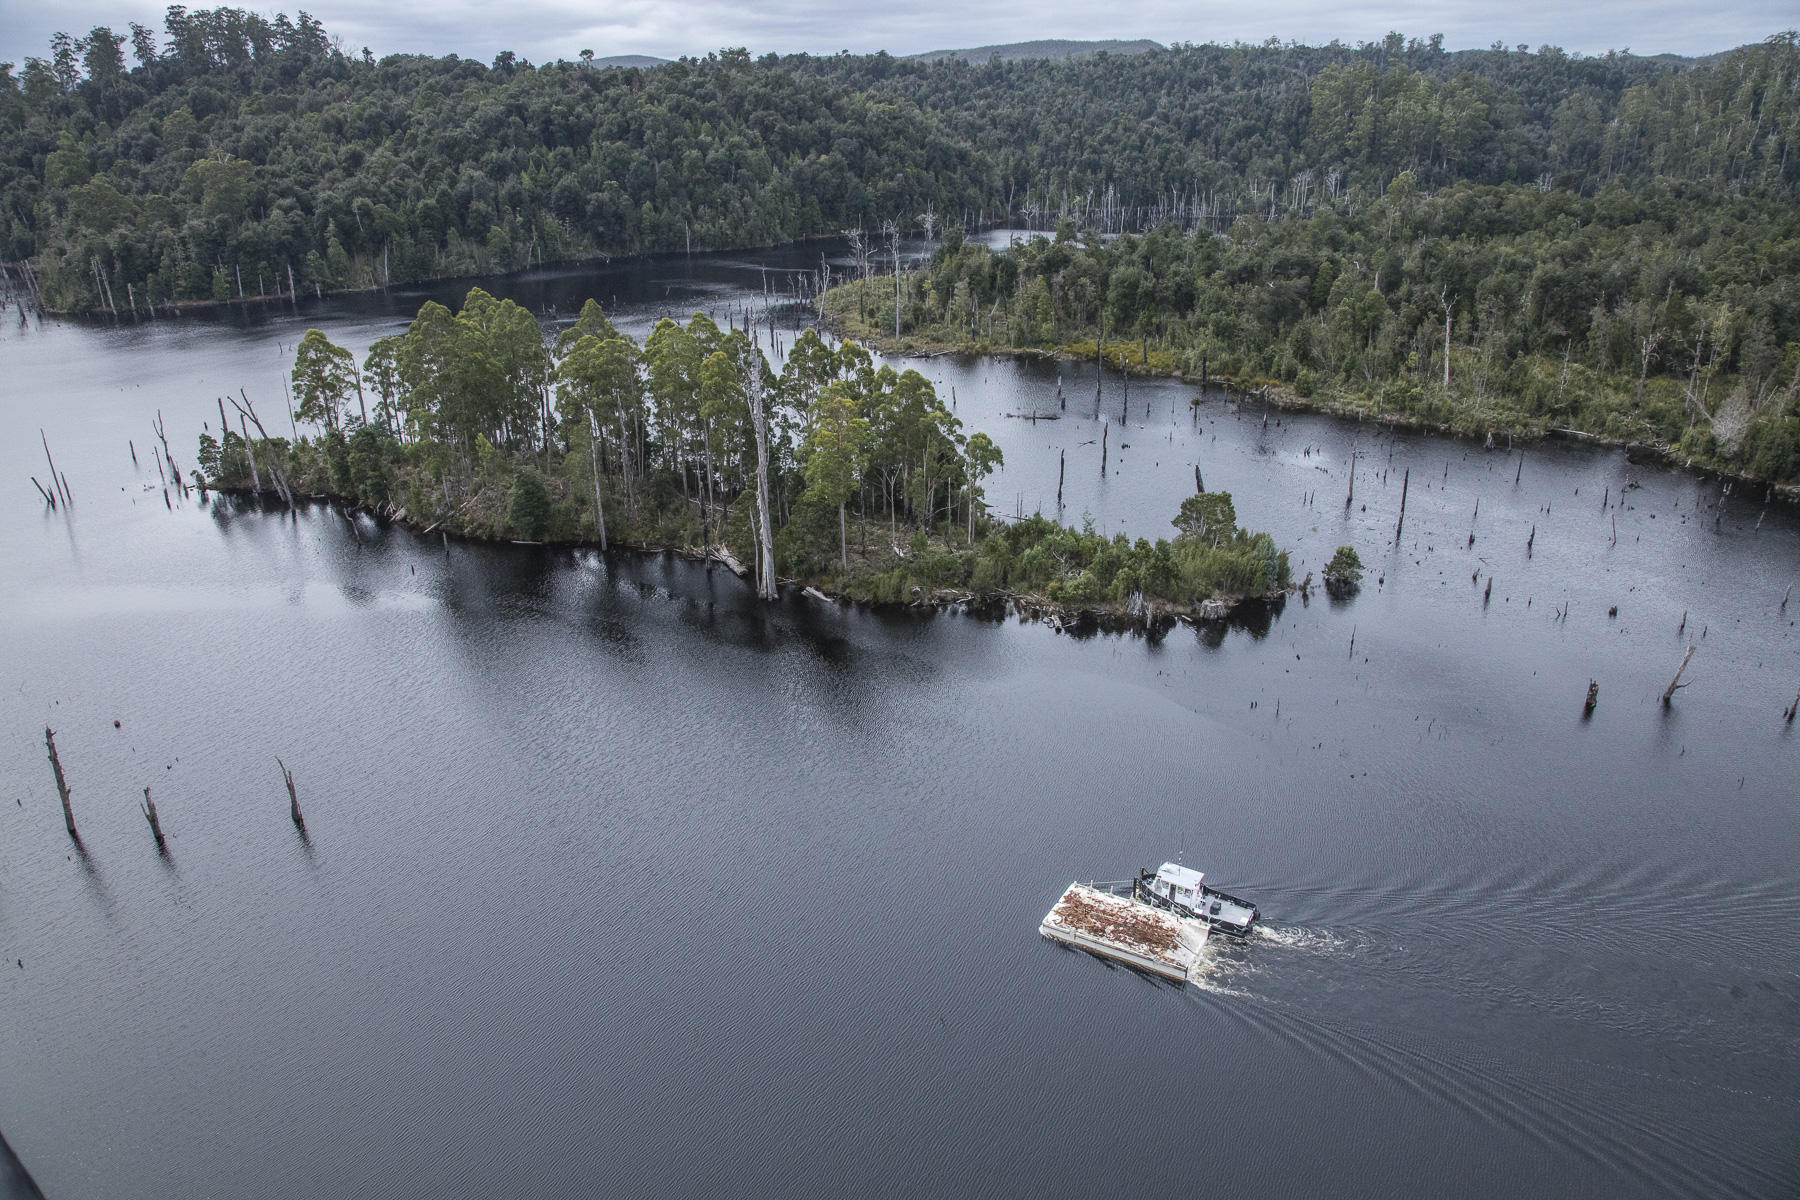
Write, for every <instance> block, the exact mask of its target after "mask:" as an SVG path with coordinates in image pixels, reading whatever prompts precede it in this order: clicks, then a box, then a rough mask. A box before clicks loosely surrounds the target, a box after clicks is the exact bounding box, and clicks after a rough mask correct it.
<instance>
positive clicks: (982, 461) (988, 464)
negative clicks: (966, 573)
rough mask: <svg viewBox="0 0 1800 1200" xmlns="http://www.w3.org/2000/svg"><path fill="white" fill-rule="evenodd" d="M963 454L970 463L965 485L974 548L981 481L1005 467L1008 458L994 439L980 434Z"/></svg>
mask: <svg viewBox="0 0 1800 1200" xmlns="http://www.w3.org/2000/svg"><path fill="white" fill-rule="evenodd" d="M963 453H964V457H965V459H966V461H967V463H968V481H967V484H966V485H965V486H966V487H967V488H968V507H969V532H968V539H969V544H970V545H971V546H973V545H974V544H975V503H976V497H977V496H978V495H980V494H981V481H982V480H983V479H986V478H987V477H988V476H989V475H992V474H993V473H994V469H995V468H996V467H1002V466H1005V465H1006V456H1005V455H1004V454H1002V453H1001V452H1000V447H999V446H996V445H995V444H994V440H993V439H992V438H990V437H989V436H988V435H987V434H985V433H979V432H978V433H976V434H975V435H974V436H973V437H971V438H970V439H969V444H968V445H967V446H966V447H964V450H963Z"/></svg>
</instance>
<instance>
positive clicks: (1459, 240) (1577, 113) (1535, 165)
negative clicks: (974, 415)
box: [0, 7, 1800, 480]
mask: <svg viewBox="0 0 1800 1200" xmlns="http://www.w3.org/2000/svg"><path fill="white" fill-rule="evenodd" d="M128 51H129V53H128ZM1797 122H1800V45H1797V39H1796V35H1795V34H1793V33H1786V34H1781V35H1778V36H1775V37H1772V38H1770V39H1768V40H1767V41H1766V42H1764V43H1761V44H1758V45H1753V46H1748V47H1744V48H1741V49H1739V50H1736V51H1733V52H1731V53H1728V54H1723V55H1718V56H1715V57H1713V58H1711V59H1707V60H1679V59H1669V58H1666V57H1665V58H1655V59H1647V58H1638V57H1632V56H1629V55H1619V54H1609V55H1606V56H1603V57H1583V56H1579V55H1570V54H1565V53H1563V52H1562V51H1560V50H1557V49H1555V48H1554V47H1540V48H1538V49H1537V50H1535V51H1532V50H1529V49H1527V48H1526V47H1523V46H1520V47H1514V48H1510V49H1509V48H1506V47H1502V46H1498V45H1496V46H1494V47H1492V48H1490V49H1488V50H1484V51H1461V52H1451V51H1446V50H1445V49H1444V48H1443V47H1442V45H1441V42H1440V39H1437V38H1432V39H1429V40H1427V41H1418V40H1407V39H1405V38H1403V37H1401V36H1400V35H1398V34H1392V35H1389V36H1388V37H1387V38H1386V39H1384V40H1383V41H1381V42H1376V43H1369V44H1364V45H1360V46H1354V47H1351V46H1343V45H1337V44H1333V45H1330V46H1323V47H1308V46H1298V45H1279V44H1275V43H1270V44H1266V45H1260V46H1248V45H1236V46H1193V45H1182V46H1176V47H1173V48H1170V49H1166V50H1164V49H1155V50H1151V51H1148V52H1146V53H1142V54H1133V55H1110V54H1096V55H1093V56H1091V57H1084V58H1079V59H1065V60H1047V59H1014V60H1010V61H992V62H983V63H969V62H964V61H961V60H958V59H954V58H951V59H944V60H941V61H936V62H922V61H917V60H905V59H895V58H892V57H890V56H888V55H885V54H880V55H873V56H852V55H838V56H832V57H826V58H813V57H809V56H805V55H794V56H787V57H779V56H776V55H773V54H770V55H765V56H763V57H760V58H752V57H751V56H750V55H749V54H748V53H746V52H744V51H742V50H726V51H722V52H720V53H718V54H713V55H708V56H706V57H705V58H703V59H686V60H681V61H678V62H673V63H667V64H664V65H661V66H658V67H655V68H653V69H647V70H646V69H639V68H626V67H616V66H609V67H601V66H598V65H596V64H595V62H593V61H592V56H591V55H588V54H586V53H585V52H584V54H583V57H582V58H581V59H580V60H578V61H574V62H556V63H549V64H543V65H538V66H534V65H532V64H530V63H526V62H522V61H519V60H517V59H516V58H515V56H513V55H511V54H501V55H499V56H498V57H497V58H496V59H495V60H494V62H493V63H492V65H486V66H484V65H483V64H481V63H478V62H471V61H467V60H463V59H459V58H457V57H455V56H448V57H444V58H428V57H419V56H408V55H395V56H391V57H388V58H384V59H381V60H379V61H377V60H375V59H374V58H373V56H371V55H369V54H368V53H367V52H364V53H362V54H355V53H346V52H345V51H344V50H342V49H340V48H339V47H338V46H336V45H335V44H334V43H333V41H332V39H331V38H330V37H329V36H328V34H327V31H326V30H324V29H323V28H321V26H320V25H319V24H318V23H317V22H316V21H314V20H312V19H311V18H309V17H307V16H306V15H305V14H301V15H300V16H299V18H298V19H297V20H293V21H290V20H289V19H288V18H286V17H276V18H274V19H265V18H263V17H260V16H257V15H254V14H251V13H246V12H243V11H239V10H235V9H223V8H221V9H214V10H201V11H194V12H189V11H187V10H185V9H183V8H180V7H175V8H171V9H169V11H168V17H167V20H166V21H165V23H164V29H163V30H162V31H161V32H160V33H159V32H157V31H153V30H149V29H146V28H143V27H141V26H136V25H133V26H131V27H130V29H129V30H128V31H127V32H125V33H120V32H118V31H115V30H112V29H109V28H105V27H101V28H96V29H93V30H91V31H89V32H88V33H87V34H86V35H84V36H81V37H74V36H68V35H58V36H57V38H55V39H54V40H53V43H52V45H51V46H50V47H48V49H47V53H46V55H45V56H44V57H42V58H37V57H33V58H30V59H28V60H27V61H26V62H25V64H24V65H23V67H22V68H21V69H19V70H17V71H16V72H15V71H14V69H13V68H12V67H10V66H6V67H0V258H4V259H5V260H7V261H8V262H10V263H12V264H14V265H13V266H12V267H11V268H10V270H12V271H16V272H17V275H16V276H14V279H15V282H21V281H22V283H23V285H24V286H27V287H30V288H33V289H35V290H36V293H37V296H38V298H39V301H40V303H41V304H42V305H44V306H45V307H48V308H51V309H59V310H82V309H86V310H94V309H102V310H109V311H113V312H120V313H123V312H126V311H128V310H135V309H140V308H142V307H143V306H146V305H150V304H166V303H169V302H172V301H188V302H192V301H219V302H231V301H236V300H239V299H242V298H249V297H257V296H263V295H269V294H276V293H280V294H292V293H294V292H299V291H309V290H311V291H324V290H327V289H336V288H359V287H372V286H380V285H383V284H386V283H389V282H402V281H408V280H414V279H419V278H425V277H436V276H448V275H467V274H474V273H478V272H488V271H496V270H504V269H511V268H516V267H521V266H525V265H528V264H531V263H535V262H541V261H549V260H555V259H562V258H570V257H577V256H583V255H592V254H613V253H631V252H643V251H666V250H677V249H683V248H693V249H709V248H730V247H738V246H746V245H756V244H768V243H775V242H781V241H786V240H791V239H796V238H803V237H808V236H816V235H824V234H837V233H840V232H843V231H846V230H851V229H856V230H861V231H864V232H865V233H866V234H867V235H868V238H866V239H865V240H864V242H863V244H864V246H865V247H867V246H868V245H869V239H872V238H873V237H874V236H875V235H876V233H877V231H886V232H887V233H888V235H889V236H893V235H895V234H897V233H900V232H909V231H918V230H923V231H924V232H926V233H927V235H928V236H929V235H931V234H932V233H933V232H934V231H940V232H943V233H944V234H946V235H947V236H946V237H945V238H944V242H943V245H942V246H941V247H940V249H939V252H938V253H937V255H936V256H935V257H934V259H933V261H932V264H931V266H930V269H929V270H927V271H922V272H918V273H916V274H913V275H911V276H910V277H909V278H908V279H907V280H906V281H904V282H903V284H902V285H901V286H900V287H899V288H898V289H896V288H894V287H893V286H892V283H891V282H890V283H889V284H887V285H875V284H874V282H873V281H872V280H870V279H869V278H868V276H869V274H870V272H871V271H872V270H874V269H877V265H878V263H879V258H876V259H873V260H872V259H870V257H869V256H868V255H867V254H866V253H865V254H864V255H863V257H862V262H861V264H860V269H861V274H862V275H863V279H862V280H861V281H860V284H859V286H856V287H853V288H851V289H849V290H846V291H841V292H839V293H837V294H835V295H834V296H833V297H832V298H831V303H832V305H833V306H834V312H835V315H836V317H837V318H838V319H840V320H842V321H845V322H851V324H850V326H849V328H851V329H852V330H853V331H856V332H860V333H861V334H863V335H874V334H882V333H888V334H892V335H893V336H895V337H898V338H902V339H904V338H908V337H914V338H919V339H923V340H935V341H940V342H949V343H952V344H959V345H965V346H979V345H982V344H984V343H985V344H987V345H988V346H990V347H998V346H1007V347H1013V348H1025V347H1040V348H1059V349H1061V350H1063V351H1065V352H1074V353H1093V352H1095V350H1096V349H1097V347H1096V345H1095V343H1096V342H1097V341H1099V340H1100V339H1102V338H1110V339H1111V340H1112V341H1113V342H1114V344H1115V347H1117V346H1118V345H1119V343H1122V342H1124V341H1127V340H1135V341H1136V342H1137V343H1138V346H1137V356H1136V357H1137V365H1138V366H1139V367H1140V368H1146V367H1160V368H1161V369H1165V370H1177V371H1182V372H1187V373H1192V372H1194V371H1196V370H1198V371H1200V372H1202V373H1206V374H1229V375H1233V376H1236V377H1237V378H1238V379H1239V380H1240V381H1247V382H1248V383H1249V384H1250V385H1252V386H1272V385H1280V386H1282V387H1284V388H1285V389H1287V393H1288V394H1289V395H1291V396H1296V397H1308V396H1310V397H1316V401H1315V402H1318V403H1330V404H1335V405H1340V406H1345V407H1349V408H1355V409H1358V410H1361V411H1367V412H1371V413H1375V414H1391V415H1403V416H1405V417H1407V418H1409V419H1413V420H1421V421H1424V420H1428V421H1432V422H1436V423H1445V424H1455V425H1457V426H1459V427H1462V428H1465V429H1473V430H1477V431H1478V430H1480V429H1482V428H1488V429H1494V428H1506V429H1515V428H1516V429H1527V428H1538V429H1541V428H1544V427H1546V426H1549V425H1558V426H1572V427H1575V428H1581V429H1586V430H1590V431H1592V432H1595V433H1600V434H1605V435H1607V436H1612V437H1617V438H1622V439H1631V440H1642V441H1656V442H1662V443H1665V444H1668V445H1670V446H1673V447H1677V448H1678V451H1679V452H1680V453H1682V454H1683V455H1686V456H1688V457H1693V458H1697V459H1699V460H1701V461H1705V462H1710V463H1716V464H1717V465H1720V466H1722V467H1724V468H1726V469H1731V470H1737V471H1743V472H1748V473H1751V474H1755V475H1758V476H1761V477H1763V478H1768V479H1771V480H1785V479H1791V478H1794V477H1795V476H1796V475H1797V474H1800V413H1797V412H1796V394H1797V392H1800V295H1797V293H1796V280H1797V278H1800V216H1797V214H1800V204H1797V203H1796V201H1797V200H1800V155H1796V154H1795V153H1794V141H1795V139H1796V136H1797V133H1800V130H1797ZM1003 221H1005V222H1013V223H1024V224H1027V225H1028V226H1030V227H1031V228H1034V229H1040V230H1044V231H1046V233H1047V234H1048V233H1050V232H1052V231H1054V236H1046V237H1044V238H1042V239H1038V240H1035V241H1033V242H1032V243H1031V244H1028V245H1026V246H1024V247H1022V248H1019V249H1017V250H1013V251H1010V252H1006V253H1000V254H990V253H988V252H987V251H985V250H983V249H982V248H980V247H979V246H976V245H974V244H967V243H964V242H962V240H961V238H960V233H961V231H962V230H965V229H972V228H975V227H977V226H981V225H984V224H985V225H992V224H994V223H997V222H1003ZM896 294H897V297H898V298H897V301H896V299H895V297H896ZM883 297H885V298H886V299H885V300H884V299H883ZM884 305H885V306H884ZM1084 347H1085V349H1084ZM1119 354H1120V351H1119V350H1118V349H1115V356H1117V355H1119ZM1120 361H1121V362H1123V361H1124V360H1123V359H1121V360H1120Z"/></svg>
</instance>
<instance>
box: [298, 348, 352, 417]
mask: <svg viewBox="0 0 1800 1200" xmlns="http://www.w3.org/2000/svg"><path fill="white" fill-rule="evenodd" d="M291 378H292V379H293V381H294V399H295V400H297V401H299V405H298V407H297V408H296V409H295V412H294V415H295V416H296V417H298V418H299V419H300V420H302V421H310V422H312V423H314V424H318V423H321V422H322V423H324V424H326V425H328V426H330V427H331V428H332V429H336V428H338V425H339V420H340V416H341V412H340V410H341V409H342V408H343V405H344V401H346V400H348V399H349V398H350V393H351V390H352V389H353V388H355V387H356V386H357V380H358V376H357V373H356V358H355V356H353V355H352V354H351V353H350V351H348V350H346V349H345V348H344V347H342V346H334V345H332V344H331V339H330V338H328V337H326V336H325V335H324V334H323V333H320V332H319V331H318V330H317V329H309V330H307V331H306V336H304V337H302V338H301V339H300V345H299V348H298V349H297V350H296V351H295V353H294V370H293V374H292V376H291Z"/></svg>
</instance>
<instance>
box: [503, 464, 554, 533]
mask: <svg viewBox="0 0 1800 1200" xmlns="http://www.w3.org/2000/svg"><path fill="white" fill-rule="evenodd" d="M551 520H552V513H551V507H550V493H549V492H548V491H546V490H545V489H544V477H543V476H542V475H540V474H538V473H537V471H535V470H533V469H531V468H529V467H527V468H526V469H524V470H522V471H520V472H519V473H518V474H517V475H516V476H514V477H513V485H512V499H511V501H510V503H509V505H508V507H507V512H506V523H507V525H508V526H509V527H510V528H511V530H512V531H513V532H514V533H516V534H518V535H519V536H520V537H522V538H525V539H527V540H535V539H538V538H541V537H543V536H544V535H545V534H546V533H547V532H549V529H550V524H551Z"/></svg>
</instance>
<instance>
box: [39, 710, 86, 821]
mask: <svg viewBox="0 0 1800 1200" xmlns="http://www.w3.org/2000/svg"><path fill="white" fill-rule="evenodd" d="M44 745H46V746H48V747H49V748H50V769H51V770H52V771H55V772H56V794H57V795H58V796H60V797H62V808H63V824H64V825H67V826H68V827H69V836H70V837H72V838H74V839H75V840H76V841H77V842H79V841H81V835H80V834H79V833H77V832H75V810H74V809H72V808H70V807H69V781H68V780H67V779H64V778H63V769H62V760H61V759H59V758H57V757H56V733H55V732H54V731H53V730H52V729H51V728H50V727H49V726H48V725H46V726H44Z"/></svg>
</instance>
